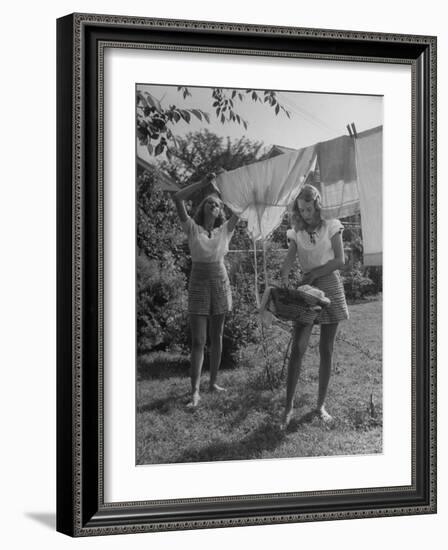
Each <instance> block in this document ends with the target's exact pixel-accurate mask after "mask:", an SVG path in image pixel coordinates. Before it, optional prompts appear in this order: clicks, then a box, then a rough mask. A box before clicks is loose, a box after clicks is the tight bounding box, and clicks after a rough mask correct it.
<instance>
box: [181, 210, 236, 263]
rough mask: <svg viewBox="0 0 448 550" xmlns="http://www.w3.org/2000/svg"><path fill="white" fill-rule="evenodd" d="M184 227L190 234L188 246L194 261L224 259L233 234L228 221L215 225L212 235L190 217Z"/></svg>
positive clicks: (183, 224)
mask: <svg viewBox="0 0 448 550" xmlns="http://www.w3.org/2000/svg"><path fill="white" fill-rule="evenodd" d="M182 227H183V229H184V231H185V233H186V234H187V236H188V246H189V248H190V254H191V259H192V261H193V262H204V263H211V262H221V261H222V260H223V259H224V256H225V255H226V254H227V252H228V250H229V242H230V239H231V238H232V235H233V231H232V232H229V229H228V222H224V223H223V224H222V225H221V226H220V227H215V228H214V229H213V230H212V232H211V237H209V236H208V233H207V231H206V230H205V229H204V228H203V227H202V226H201V225H198V224H197V223H196V222H195V221H194V220H193V219H192V218H190V217H188V218H187V221H186V222H183V223H182Z"/></svg>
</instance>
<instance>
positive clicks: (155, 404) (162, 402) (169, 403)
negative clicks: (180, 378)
mask: <svg viewBox="0 0 448 550" xmlns="http://www.w3.org/2000/svg"><path fill="white" fill-rule="evenodd" d="M181 399H182V397H179V396H178V395H169V396H167V397H163V398H161V399H155V400H153V401H151V402H149V403H145V404H144V405H140V406H139V407H138V409H137V410H138V412H139V413H145V412H158V413H159V414H168V413H170V412H171V410H172V409H173V408H174V406H176V405H178V404H179V402H181Z"/></svg>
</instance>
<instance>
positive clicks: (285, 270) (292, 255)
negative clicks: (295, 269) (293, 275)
mask: <svg viewBox="0 0 448 550" xmlns="http://www.w3.org/2000/svg"><path fill="white" fill-rule="evenodd" d="M296 254H297V245H296V243H295V242H294V241H292V240H291V241H289V248H288V252H287V253H286V257H285V259H284V260H283V264H282V267H281V268H280V276H281V278H282V283H283V285H284V286H288V277H289V272H290V271H291V268H292V266H293V264H294V260H295V259H296Z"/></svg>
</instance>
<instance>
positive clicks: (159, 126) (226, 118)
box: [136, 86, 290, 158]
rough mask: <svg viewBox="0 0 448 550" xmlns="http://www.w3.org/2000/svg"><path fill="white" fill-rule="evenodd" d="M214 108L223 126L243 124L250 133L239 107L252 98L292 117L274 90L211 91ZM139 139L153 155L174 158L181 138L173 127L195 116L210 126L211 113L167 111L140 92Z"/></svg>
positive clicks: (182, 90) (187, 93)
mask: <svg viewBox="0 0 448 550" xmlns="http://www.w3.org/2000/svg"><path fill="white" fill-rule="evenodd" d="M177 90H178V92H180V93H181V94H182V95H183V98H184V99H185V98H186V97H188V96H191V95H192V94H191V92H190V90H189V88H187V87H185V86H178V88H177ZM210 90H211V108H212V110H213V116H215V117H216V118H217V120H218V121H219V122H221V123H222V124H225V123H230V122H231V123H236V124H241V125H242V126H243V127H244V129H246V130H247V126H248V122H247V120H245V119H244V118H243V116H242V115H241V114H240V112H239V111H238V106H239V105H240V104H241V103H242V102H244V101H245V98H247V97H249V98H250V100H251V101H254V102H260V103H263V104H265V105H267V106H268V107H270V108H272V109H273V110H274V113H275V115H278V114H280V113H281V112H282V113H284V114H286V116H287V117H288V118H290V112H289V111H288V110H287V109H286V108H285V107H284V106H283V105H282V104H281V103H280V102H279V100H278V97H277V92H275V91H273V90H261V91H260V90H252V89H249V90H232V89H223V88H211V89H210ZM136 104H137V113H136V117H137V121H136V123H137V136H138V139H139V141H140V143H141V144H142V145H145V146H146V147H147V149H148V152H149V154H150V155H152V154H154V155H155V156H159V155H160V154H161V153H163V152H165V153H166V155H167V156H168V158H169V157H170V155H171V153H172V150H173V148H176V147H177V139H176V137H175V135H174V134H173V131H172V130H171V127H170V126H171V125H173V124H176V123H178V122H179V121H181V120H183V121H185V122H187V123H190V121H191V119H192V117H195V118H197V119H198V120H200V121H205V122H206V123H208V124H210V114H209V113H206V112H205V111H203V110H201V109H181V108H179V107H177V106H176V105H170V106H169V107H168V108H167V109H165V108H163V107H162V105H161V103H160V101H158V100H157V99H156V98H155V97H154V96H153V95H152V94H150V93H149V92H141V91H137V98H136Z"/></svg>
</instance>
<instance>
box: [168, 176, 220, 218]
mask: <svg viewBox="0 0 448 550" xmlns="http://www.w3.org/2000/svg"><path fill="white" fill-rule="evenodd" d="M214 178H215V174H208V175H207V176H205V178H202V179H201V180H200V181H197V182H195V183H192V184H190V185H187V187H184V188H183V189H180V190H179V191H177V193H175V194H174V195H173V200H174V203H175V204H176V210H177V214H178V216H179V218H180V221H181V222H185V221H187V218H188V214H187V209H186V208H185V201H186V200H187V199H188V197H191V195H193V193H195V192H196V191H198V190H199V189H204V187H207V186H208V185H210V183H211V182H212V181H213V180H214ZM216 192H217V193H219V191H218V189H216Z"/></svg>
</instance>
